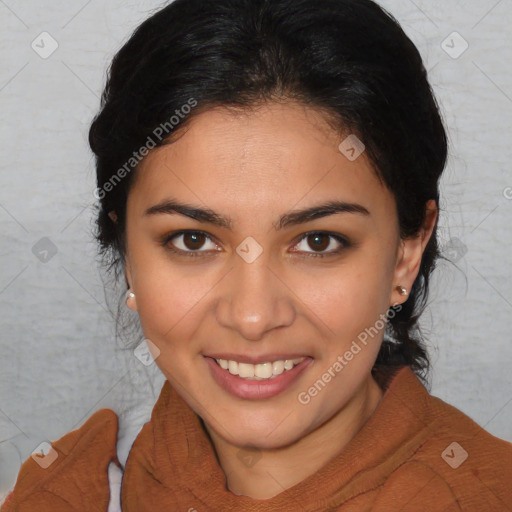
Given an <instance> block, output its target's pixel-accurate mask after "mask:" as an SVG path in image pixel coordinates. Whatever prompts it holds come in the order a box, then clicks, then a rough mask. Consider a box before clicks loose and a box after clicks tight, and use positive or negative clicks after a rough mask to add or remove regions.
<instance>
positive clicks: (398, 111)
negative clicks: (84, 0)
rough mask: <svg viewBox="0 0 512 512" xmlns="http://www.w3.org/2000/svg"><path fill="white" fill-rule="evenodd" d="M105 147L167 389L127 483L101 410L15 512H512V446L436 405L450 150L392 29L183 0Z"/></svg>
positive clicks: (115, 233) (152, 29)
mask: <svg viewBox="0 0 512 512" xmlns="http://www.w3.org/2000/svg"><path fill="white" fill-rule="evenodd" d="M89 140H90V144H91V148H92V150H93V151H94V153H95V155H96V164H97V183H98V188H97V190H96V197H97V198H98V200H99V214H98V223H97V225H98V233H97V238H98V241H99V243H100V247H101V251H102V254H103V255H104V256H105V258H106V261H107V263H108V264H109V265H110V266H111V268H112V269H113V270H114V271H115V270H118V271H120V272H122V273H123V276H124V279H125V281H126V284H127V292H126V305H127V307H128V308H130V309H131V310H133V311H136V312H137V313H138V316H139V319H140V324H141V327H142V330H143V333H144V336H145V338H146V344H147V346H148V350H149V351H150V354H151V356H152V357H153V358H154V359H155V362H156V364H157V365H158V367H159V368H160V370H161V371H162V372H163V374H164V375H165V377H166V379H167V380H166V382H165V384H164V386H163V388H162V391H161V394H160V397H159V399H158V401H157V403H156V405H155V407H154V409H153V413H152V416H151V421H150V422H148V423H146V424H145V425H144V427H143V429H142V430H141V432H140V433H139V435H138V436H137V439H136V440H135V442H134V444H133V446H132V448H131V451H130V454H129V456H128V460H127V463H126V465H125V467H122V465H121V464H120V463H119V460H118V459H117V455H116V436H117V427H118V422H117V416H116V414H115V413H114V412H113V411H111V410H109V409H102V410H99V411H97V412H96V413H95V414H93V415H92V416H91V417H90V418H89V419H88V421H87V422H86V423H85V424H84V425H83V426H82V427H81V428H79V429H78V430H75V431H73V432H70V433H69V434H67V435H66V436H64V437H62V438H61V439H59V440H58V441H56V442H54V443H52V447H51V450H50V451H49V452H48V453H46V454H42V455H41V457H40V460H36V459H37V457H34V458H30V459H28V460H27V461H26V462H25V463H24V465H23V466H22V469H21V471H20V475H19V477H18V481H17V484H16V487H15V489H14V491H13V493H11V495H10V496H9V497H8V499H7V500H6V502H5V504H4V506H3V508H2V510H6V511H8V512H10V511H14V510H16V511H17V510H19V511H23V510H29V509H30V510H39V511H45V510H52V511H56V510H57V511H59V510H103V511H104V510H107V509H109V510H116V507H117V508H119V506H121V507H122V510H123V511H128V512H131V511H150V510H151V511H152V510H180V511H181V510H184V511H186V510H188V511H189V512H191V511H194V510H196V511H198V512H200V511H205V510H208V511H221V510H222V511H243V510H247V511H249V510H251V511H277V510H293V511H295V510H304V511H325V510H336V511H338V510H339V511H343V512H348V511H370V510H371V511H390V510H393V511H395V510H411V511H412V510H414V511H433V510H435V511H446V512H448V511H459V510H465V511H470V510H479V511H480V510H489V511H503V510H511V509H512V490H511V489H512V486H511V485H510V482H511V480H512V464H511V462H510V461H511V460H512V444H511V443H508V442H506V441H504V440H500V439H497V438H495V437H493V436H492V435H491V434H489V433H488V432H486V431H485V430H483V429H482V428H480V427H479V426H478V425H477V424H476V423H475V422H473V421H472V420H471V419H470V418H469V417H468V416H466V415H464V414H463V413H462V412H460V411H458V410H457V409H455V408H454V407H452V406H450V405H448V404H446V403H445V402H443V401H441V400H440V399H438V398H435V397H433V396H431V395H430V394H429V393H428V392H427V390H426V389H425V387H424V386H423V385H422V382H425V379H426V375H427V374H428V370H429V360H428V355H427V353H426V350H425V347H424V343H423V340H422V338H421V336H420V332H419V329H418V317H419V315H420V314H421V311H422V309H423V307H424V305H425V301H426V298H427V292H428V284H429V276H430V274H431V272H432V271H433V268H434V264H435V261H436V258H437V257H438V246H437V239H436V227H437V221H438V209H439V180H440V177H441V174H442V172H443V169H444V166H445V162H446V155H447V142H446V133H445V130H444V128H443V123H442V121H441V118H440V115H439V112H438V109H437V105H436V101H435V99H434V97H433V95H432V91H431V89H430V86H429V84H428V81H427V78H426V72H425V69H424V67H423V64H422V61H421V58H420V55H419V53H418V51H417V49H416V48H415V46H414V45H413V44H412V42H411V41H410V40H409V39H408V38H407V36H406V35H405V34H404V33H403V31H402V29H401V28H400V27H399V25H398V23H397V22H396V21H395V20H394V19H393V18H392V17H391V16H390V15H389V14H387V13H386V12H385V11H383V10H382V9H381V8H380V7H378V6H377V5H376V4H375V3H373V2H371V1H370V0H357V1H354V0H237V1H234V0H217V1H216V2H204V1H201V0H176V1H175V2H173V3H171V4H170V5H169V6H167V7H165V8H164V9H162V10H160V11H158V12H157V13H156V14H154V15H153V16H152V17H151V18H149V19H148V20H147V21H145V22H144V23H143V24H142V25H141V26H140V27H139V28H138V29H137V30H136V31H135V33H134V34H133V36H132V37H131V39H130V40H129V41H128V42H127V43H126V44H125V45H124V46H123V48H122V49H121V50H120V51H119V53H118V54H117V55H116V57H115V58H114V60H113V62H112V66H111V69H110V74H109V79H108V83H107V86H106V88H105V91H104V95H103V102H102V108H101V111H100V113H99V114H98V116H97V117H96V119H95V120H94V122H93V124H92V126H91V130H90V137H89ZM116 468H117V473H116ZM121 471H122V482H120V477H121ZM116 478H117V485H116ZM116 493H120V499H118V496H117V495H116ZM119 501H120V503H119Z"/></svg>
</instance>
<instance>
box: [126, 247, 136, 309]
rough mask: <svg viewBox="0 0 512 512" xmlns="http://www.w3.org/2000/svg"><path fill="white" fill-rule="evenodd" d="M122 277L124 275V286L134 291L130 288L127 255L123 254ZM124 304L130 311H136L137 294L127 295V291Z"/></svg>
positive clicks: (131, 283) (130, 281)
mask: <svg viewBox="0 0 512 512" xmlns="http://www.w3.org/2000/svg"><path fill="white" fill-rule="evenodd" d="M124 277H125V281H126V287H127V288H128V291H131V292H132V293H135V291H134V290H133V289H132V286H133V280H132V269H131V266H130V260H129V259H128V256H125V259H124ZM126 306H127V307H128V308H130V309H131V310H132V311H137V296H134V297H129V296H128V293H127V295H126Z"/></svg>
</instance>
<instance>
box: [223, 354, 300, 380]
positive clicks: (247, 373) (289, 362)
mask: <svg viewBox="0 0 512 512" xmlns="http://www.w3.org/2000/svg"><path fill="white" fill-rule="evenodd" d="M304 359H305V357H299V358H297V359H286V360H285V361H282V360H280V361H274V362H268V363H260V364H250V363H238V362H237V361H231V360H230V361H227V360H226V359H216V361H217V363H218V364H219V366H220V367H221V368H222V369H224V370H228V371H229V373H231V375H238V376H239V377H241V378H242V379H249V380H268V379H272V378H273V377H276V376H277V375H281V374H282V373H283V372H285V371H287V370H291V369H292V368H293V367H294V366H296V365H298V364H299V363H300V362H302V361H304Z"/></svg>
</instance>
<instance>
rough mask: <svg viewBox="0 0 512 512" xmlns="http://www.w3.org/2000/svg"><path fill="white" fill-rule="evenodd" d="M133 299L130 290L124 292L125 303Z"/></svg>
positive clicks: (133, 294) (133, 295)
mask: <svg viewBox="0 0 512 512" xmlns="http://www.w3.org/2000/svg"><path fill="white" fill-rule="evenodd" d="M134 298H135V293H133V292H131V291H130V290H128V291H127V292H126V299H125V300H126V301H128V299H134Z"/></svg>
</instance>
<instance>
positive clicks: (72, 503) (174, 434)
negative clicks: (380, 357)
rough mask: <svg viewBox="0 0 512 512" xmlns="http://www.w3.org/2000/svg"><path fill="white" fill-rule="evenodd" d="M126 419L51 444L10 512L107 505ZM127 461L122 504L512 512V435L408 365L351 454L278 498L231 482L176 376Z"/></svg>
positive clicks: (193, 509) (104, 419)
mask: <svg viewBox="0 0 512 512" xmlns="http://www.w3.org/2000/svg"><path fill="white" fill-rule="evenodd" d="M117 428H118V420H117V416H116V414H115V413H114V412H113V411H112V410H110V409H101V410H99V411H97V412H96V413H95V414H93V415H92V416H91V417H90V418H89V419H88V421H87V422H86V423H85V424H84V425H83V426H82V427H81V428H79V429H77V430H74V431H72V432H69V433H68V434H67V435H65V436H64V437H62V438H61V439H59V440H58V441H55V442H53V443H52V447H53V449H54V450H55V452H56V453H57V455H58V456H57V458H56V459H55V460H54V461H53V462H52V463H51V464H50V465H49V466H48V467H47V468H46V469H43V468H42V467H41V466H40V465H39V464H38V463H37V462H35V461H34V460H33V459H32V457H30V458H28V459H27V461H25V463H24V464H23V465H22V467H21V470H20V473H19V475H18V480H17V482H16V486H15V488H14V491H13V492H12V493H11V494H10V495H9V496H8V497H7V499H6V501H5V503H4V505H3V507H2V508H1V510H2V512H28V511H31V512H32V511H38V512H50V511H51V512H63V511H66V512H67V511H101V512H106V511H107V507H108V502H109V484H108V477H107V467H108V464H109V462H111V461H114V462H115V463H116V464H118V465H119V466H120V464H119V461H118V460H117V456H116V439H117ZM124 469H125V471H124V475H123V481H122V492H121V502H122V510H123V512H150V511H151V512H156V511H183V512H206V511H208V512H235V511H236V512H241V511H254V512H271V511H272V512H274V511H275V512H277V511H279V512H281V511H308V512H313V511H315V512H326V511H341V512H356V511H357V512H365V511H368V512H370V511H371V512H397V511H402V512H409V511H410V512H427V511H428V512H436V511H439V512H455V511H471V512H506V511H507V512H510V511H512V443H509V442H507V441H504V440H501V439H498V438H496V437H494V436H492V435H491V434H489V433H488V432H486V431H485V430H483V429H482V428H481V427H479V426H478V425H477V424H476V423H475V422H474V421H473V420H471V419H470V418H469V417H468V416H466V415H464V414H463V413H462V412H460V411H459V410H457V409H456V408H454V407H452V406H451V405H449V404H447V403H445V402H443V401H442V400H440V399H439V398H435V397H433V396H431V395H430V394H429V393H428V392H427V390H426V389H425V388H424V387H423V385H422V384H421V383H420V381H419V380H418V378H417V377H416V376H415V375H414V373H413V372H412V371H411V370H410V369H409V368H408V367H403V368H401V369H400V370H399V371H398V372H397V373H396V374H395V375H394V377H393V378H392V380H391V382H390V383H389V385H388V386H387V388H385V394H384V397H383V399H382V401H381V403H380V404H379V406H378V408H377V409H376V410H375V412H374V414H373V415H372V416H371V417H370V419H369V420H368V421H367V422H366V423H365V425H364V426H363V427H362V428H361V430H360V431H359V432H358V433H357V434H356V436H355V437H354V438H353V439H352V440H351V441H350V443H349V444H348V445H347V446H346V447H345V448H344V449H343V450H342V451H341V452H340V453H338V454H336V455H334V456H333V458H332V459H331V460H330V461H329V462H328V463H327V464H326V465H325V466H323V467H322V468H321V469H320V470H319V471H317V472H316V473H315V474H313V475H311V476H309V477H308V478H306V479H305V480H303V481H302V482H300V483H299V484H297V485H295V486H294V487H292V488H290V489H287V490H286V491H283V492H282V493H280V494H278V495H277V496H275V497H273V498H271V499H269V500H255V499H252V498H248V497H245V496H236V495H235V494H233V493H231V492H230V491H229V490H227V488H226V480H225V476H224V473H223V471H222V469H221V468H220V466H219V465H218V463H217V462H216V458H215V452H214V450H213V447H212V445H211V443H210V441H209V438H208V436H207V434H206V432H205V430H204V428H203V426H202V425H201V422H200V420H199V418H198V417H197V415H196V414H195V413H194V412H193V411H192V410H191V409H190V408H189V407H188V405H187V404H186V403H185V402H184V401H183V400H182V399H181V397H180V396H179V395H178V394H177V393H176V392H175V391H174V390H173V388H172V387H171V386H170V384H169V382H168V381H166V382H165V383H164V385H163V388H162V391H161V394H160V397H159V398H158V401H157V403H156V404H155V407H154V408H153V412H152V416H151V420H150V421H149V422H148V423H146V424H145V425H144V426H143V428H142V430H141V431H140V433H139V435H138V436H137V438H136V440H135V442H134V444H133V446H132V448H131V451H130V453H129V456H128V460H127V462H126V468H124Z"/></svg>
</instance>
